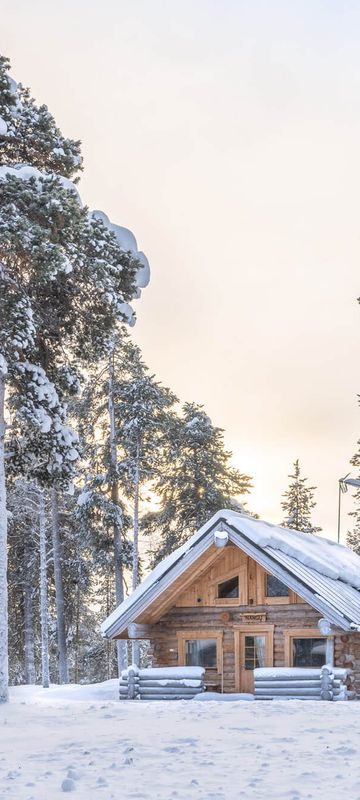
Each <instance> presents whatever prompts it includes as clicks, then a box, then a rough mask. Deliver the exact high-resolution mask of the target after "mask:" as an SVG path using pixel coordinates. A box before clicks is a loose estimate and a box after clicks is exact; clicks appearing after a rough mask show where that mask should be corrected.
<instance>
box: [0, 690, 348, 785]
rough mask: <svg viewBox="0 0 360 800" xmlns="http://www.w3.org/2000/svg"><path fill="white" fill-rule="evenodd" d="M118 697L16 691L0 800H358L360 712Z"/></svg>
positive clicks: (2, 743) (341, 706) (6, 722)
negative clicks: (68, 795)
mask: <svg viewBox="0 0 360 800" xmlns="http://www.w3.org/2000/svg"><path fill="white" fill-rule="evenodd" d="M116 694H117V682H116V681H108V682H107V683H104V684H96V685H94V686H84V687H78V686H66V687H52V688H50V689H48V690H46V689H45V690H44V689H40V688H39V687H17V688H13V689H12V690H11V702H10V703H9V704H8V705H6V706H0V798H1V800H5V798H8V797H9V798H14V799H15V798H16V800H57V798H62V800H63V798H64V797H65V796H66V792H64V789H66V788H67V789H68V790H69V789H70V790H72V791H73V793H74V794H73V797H74V800H75V798H79V800H92V799H93V798H94V799H95V798H101V797H102V798H104V800H105V798H106V800H111V798H114V800H115V798H116V800H130V798H131V799H132V798H134V799H135V798H138V800H153V799H154V800H156V798H159V800H171V799H172V798H178V799H179V800H235V798H236V800H238V798H241V799H242V800H263V798H266V800H282V799H283V798H286V800H305V798H313V799H315V800H324V799H325V798H326V800H339V798H340V797H347V798H349V800H360V758H359V751H360V736H359V734H360V705H359V704H358V703H357V702H350V703H326V702H311V701H305V702H303V701H298V700H294V701H283V702H271V701H270V702H266V701H263V702H226V703H221V702H208V703H199V702H196V701H176V702H167V703H166V702H147V703H146V702H136V701H134V702H132V701H122V702H118V701H116V699H115V698H116ZM62 786H63V787H64V788H63V789H62Z"/></svg>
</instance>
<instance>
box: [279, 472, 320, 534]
mask: <svg viewBox="0 0 360 800" xmlns="http://www.w3.org/2000/svg"><path fill="white" fill-rule="evenodd" d="M289 478H291V480H292V483H290V486H289V488H288V490H287V491H286V492H284V494H283V497H284V498H285V499H284V500H283V501H282V503H281V507H282V509H283V511H285V513H286V517H285V519H284V521H283V522H282V523H281V524H282V525H283V527H284V528H290V529H291V530H295V531H304V533H318V532H319V531H321V528H318V527H314V526H313V525H312V523H311V511H312V509H313V508H315V506H316V503H315V501H314V491H315V489H316V486H305V482H306V481H307V478H301V477H300V465H299V459H297V460H296V461H295V462H294V474H293V475H289Z"/></svg>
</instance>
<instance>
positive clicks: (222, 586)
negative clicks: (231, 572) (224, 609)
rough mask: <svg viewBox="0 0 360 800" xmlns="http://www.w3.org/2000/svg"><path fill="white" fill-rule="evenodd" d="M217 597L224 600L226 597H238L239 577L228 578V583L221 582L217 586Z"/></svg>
mask: <svg viewBox="0 0 360 800" xmlns="http://www.w3.org/2000/svg"><path fill="white" fill-rule="evenodd" d="M218 597H219V598H220V599H224V598H226V597H239V576H238V575H236V576H235V578H230V580H228V581H223V582H222V583H219V584H218Z"/></svg>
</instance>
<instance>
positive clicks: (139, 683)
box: [119, 665, 205, 700]
mask: <svg viewBox="0 0 360 800" xmlns="http://www.w3.org/2000/svg"><path fill="white" fill-rule="evenodd" d="M204 674H205V670H204V669H203V667H159V668H157V669H138V667H136V666H134V665H132V666H131V667H129V668H128V669H126V670H123V671H122V673H121V678H120V684H119V693H120V700H192V698H193V697H195V696H196V695H197V694H201V692H204V691H205V685H204Z"/></svg>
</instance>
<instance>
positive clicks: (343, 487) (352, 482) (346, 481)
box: [337, 472, 360, 543]
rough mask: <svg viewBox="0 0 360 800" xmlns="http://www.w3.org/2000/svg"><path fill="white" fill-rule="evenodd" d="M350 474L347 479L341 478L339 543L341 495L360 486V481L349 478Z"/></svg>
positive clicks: (338, 537)
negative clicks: (349, 487) (351, 488)
mask: <svg viewBox="0 0 360 800" xmlns="http://www.w3.org/2000/svg"><path fill="white" fill-rule="evenodd" d="M349 475H350V472H348V474H347V475H345V478H339V503H338V529H337V540H338V543H339V542H340V508H341V495H342V494H345V492H347V490H348V486H356V487H359V486H360V480H358V479H357V478H349V477H348V476H349Z"/></svg>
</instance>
